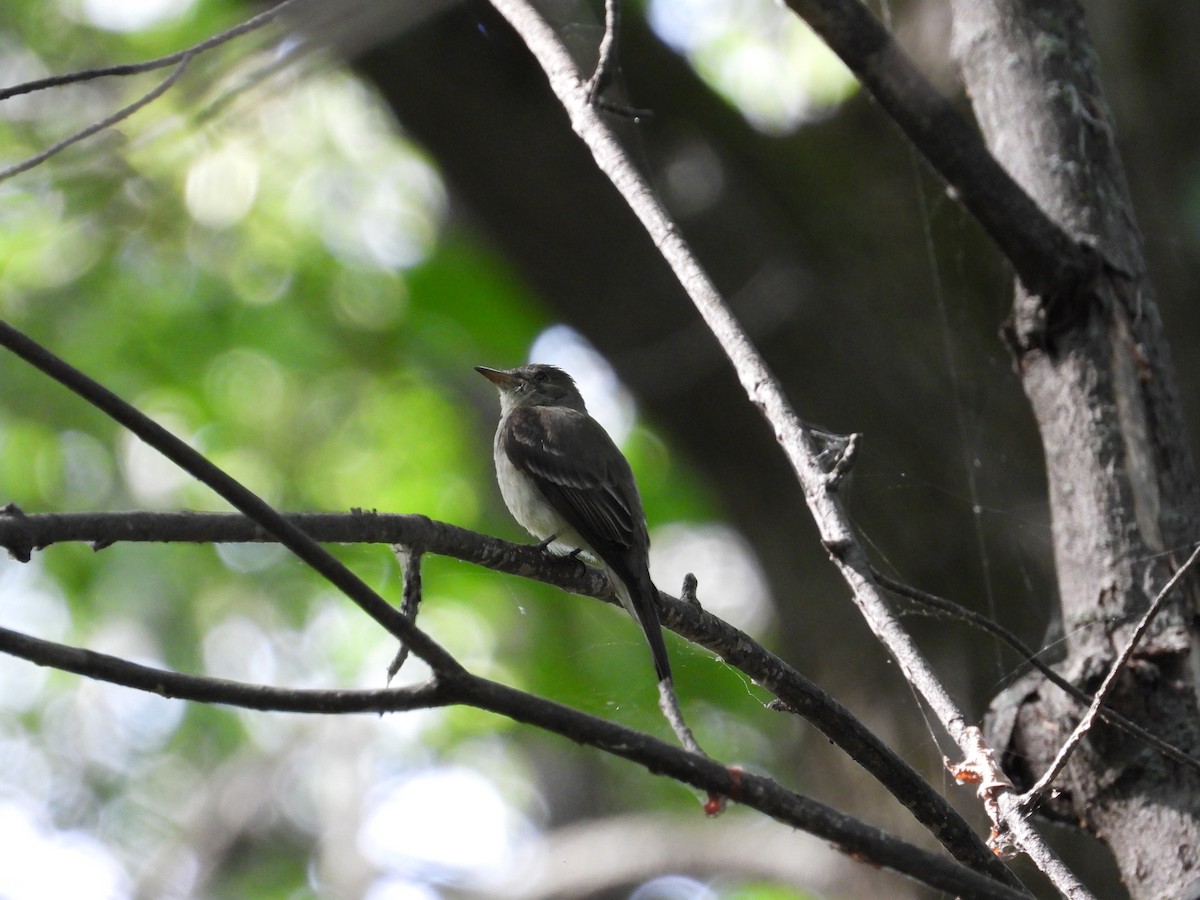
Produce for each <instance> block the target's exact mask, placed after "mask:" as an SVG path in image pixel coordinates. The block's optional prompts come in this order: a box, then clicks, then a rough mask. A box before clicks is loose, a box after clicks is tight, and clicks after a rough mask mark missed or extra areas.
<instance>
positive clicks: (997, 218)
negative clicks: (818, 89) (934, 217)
mask: <svg viewBox="0 0 1200 900" xmlns="http://www.w3.org/2000/svg"><path fill="white" fill-rule="evenodd" d="M785 2H786V3H787V5H788V7H789V8H790V9H791V10H792V11H793V12H795V13H796V15H798V16H799V17H800V18H802V19H803V20H804V21H805V22H807V23H808V24H809V26H810V27H811V28H812V29H813V31H815V32H816V33H817V34H818V35H820V37H821V39H822V40H824V41H825V43H826V44H827V45H828V46H829V48H830V49H831V50H832V51H833V52H834V53H836V54H837V55H838V56H839V57H840V58H841V60H842V62H844V63H845V64H846V65H847V66H848V67H849V68H850V69H851V71H853V72H854V74H855V75H856V76H857V77H858V79H859V81H861V82H862V84H863V86H864V87H866V88H867V90H869V91H870V92H871V95H872V96H873V97H874V98H875V99H876V101H878V103H879V105H880V106H881V107H883V109H884V110H885V111H886V112H887V113H888V115H890V116H891V117H892V120H893V121H894V122H895V123H896V124H897V125H899V126H900V128H901V130H902V131H903V132H904V133H905V135H907V136H908V138H909V140H911V141H912V143H913V146H914V147H916V148H917V150H918V151H919V152H920V153H921V154H922V155H923V156H924V157H925V160H926V161H927V162H928V163H929V165H930V166H932V167H933V169H934V171H936V172H937V173H938V175H940V176H941V177H942V178H943V179H944V180H945V182H946V184H948V185H949V186H950V188H951V189H952V191H953V194H954V197H955V199H957V200H958V201H959V202H960V203H961V204H962V205H963V207H964V208H965V209H966V210H967V212H969V213H970V214H971V215H972V216H974V217H975V219H976V220H977V221H978V222H979V224H980V225H982V226H983V228H984V230H985V231H987V233H988V234H989V235H990V236H991V238H992V240H993V241H995V242H996V245H997V246H998V247H999V248H1000V250H1001V252H1002V253H1004V255H1005V256H1006V257H1007V258H1008V260H1009V262H1010V263H1012V266H1013V268H1014V269H1015V270H1016V273H1017V276H1018V277H1019V278H1020V279H1021V282H1022V283H1023V284H1024V285H1025V287H1026V288H1027V289H1028V290H1029V291H1030V292H1031V293H1033V294H1037V295H1041V296H1056V295H1073V294H1074V293H1075V292H1076V291H1077V290H1078V289H1079V287H1080V286H1081V285H1083V284H1085V283H1086V282H1087V281H1088V280H1090V279H1091V277H1092V276H1093V275H1094V273H1096V272H1097V271H1098V267H1099V263H1100V259H1099V256H1098V254H1097V253H1096V252H1095V250H1094V249H1093V248H1090V247H1088V246H1086V245H1084V244H1081V243H1079V242H1078V241H1076V240H1075V239H1074V238H1072V237H1071V236H1070V235H1069V234H1067V232H1065V231H1064V230H1063V229H1062V228H1061V227H1059V225H1058V224H1057V223H1056V222H1054V220H1053V219H1051V218H1050V217H1049V216H1048V215H1047V214H1046V212H1045V211H1044V210H1043V209H1042V208H1041V207H1040V206H1038V204H1037V202H1036V201H1035V200H1034V199H1033V198H1032V197H1030V196H1029V194H1028V193H1026V192H1025V190H1024V189H1023V188H1022V187H1021V186H1020V185H1018V184H1017V182H1016V181H1015V180H1014V179H1013V178H1012V176H1011V175H1009V174H1008V172H1007V170H1005V169H1004V167H1003V166H1001V165H1000V163H999V162H998V161H997V160H996V158H995V157H994V156H993V155H992V154H991V152H990V151H989V150H988V148H987V145H986V143H985V142H984V140H983V138H982V137H981V136H980V135H979V132H978V131H976V130H975V128H974V127H972V126H971V125H970V124H968V123H967V121H966V120H965V119H963V117H962V116H961V115H959V113H958V111H957V110H956V109H955V108H954V105H953V104H952V103H951V102H950V101H949V100H948V99H946V97H944V96H943V95H942V94H941V93H940V92H939V91H938V90H937V88H935V87H934V86H933V85H932V84H931V83H930V82H929V80H928V79H926V78H925V76H924V75H923V74H921V71H920V70H919V69H918V68H917V66H916V64H914V63H913V61H912V60H911V59H910V58H909V57H908V55H907V54H906V53H905V52H904V51H903V50H902V49H901V48H900V45H899V44H897V43H896V40H895V39H894V38H893V37H892V35H891V33H890V32H889V31H888V30H887V28H886V27H885V26H884V25H883V23H882V22H880V21H879V20H878V19H877V18H875V16H874V15H873V14H872V12H871V11H870V10H869V9H868V8H867V6H866V4H865V3H862V2H860V0H785Z"/></svg>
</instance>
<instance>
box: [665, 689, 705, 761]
mask: <svg viewBox="0 0 1200 900" xmlns="http://www.w3.org/2000/svg"><path fill="white" fill-rule="evenodd" d="M658 708H659V709H661V710H662V714H663V716H664V717H665V718H666V720H667V724H669V725H670V726H671V730H672V731H674V732H675V737H677V738H679V743H681V744H682V745H683V749H685V750H687V751H688V752H689V753H698V754H699V755H700V756H705V757H706V756H708V754H707V753H705V752H704V751H703V750H701V749H700V745H699V744H698V743H696V736H695V735H694V734H692V729H691V728H689V727H688V723H687V722H686V721H685V720H684V718H683V710H682V709H680V708H679V698H678V697H677V696H676V695H675V685H674V684H672V682H671V679H670V678H664V679H663V680H662V681H660V682H659V683H658Z"/></svg>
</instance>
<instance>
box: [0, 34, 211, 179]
mask: <svg viewBox="0 0 1200 900" xmlns="http://www.w3.org/2000/svg"><path fill="white" fill-rule="evenodd" d="M191 60H192V54H191V52H190V51H189V52H186V53H184V54H183V58H182V59H180V60H179V63H178V64H177V65H176V67H175V69H174V70H173V71H172V72H171V74H170V75H168V76H167V77H166V78H164V79H163V80H162V81H160V82H159V83H158V85H157V86H156V87H155V88H154V89H153V90H151V91H148V92H147V93H145V94H143V95H142V96H141V97H139V98H138V99H137V100H135V101H134V102H133V103H130V104H129V105H128V106H123V107H121V108H120V109H118V110H117V111H116V112H115V113H113V114H112V115H110V116H105V117H104V118H103V119H100V120H99V121H98V122H93V123H92V124H91V125H88V126H87V127H85V128H81V129H80V130H79V131H77V132H75V133H74V134H72V135H69V136H67V137H65V138H63V139H62V140H61V141H58V142H57V143H54V144H51V145H50V146H49V147H47V148H46V149H45V150H42V151H41V152H40V153H35V154H34V155H33V156H30V157H28V158H26V159H23V160H21V161H20V162H18V163H13V164H12V165H11V166H8V167H7V168H5V169H0V181H5V180H7V179H9V178H12V177H13V176H14V175H20V174H21V173H22V172H28V171H29V170H30V169H32V168H34V167H35V166H39V165H41V164H42V163H44V162H45V161H46V160H48V159H49V158H50V157H52V156H55V155H56V154H58V153H61V152H62V151H63V150H65V149H67V148H68V147H70V146H71V145H73V144H78V143H79V142H80V141H82V140H85V139H87V138H89V137H91V136H92V135H93V134H96V133H97V132H99V131H103V130H104V129H105V128H108V127H109V126H111V125H115V124H116V123H117V122H121V121H123V120H125V119H128V118H129V117H130V116H132V115H133V114H134V113H135V112H137V111H138V110H139V109H141V108H142V107H144V106H148V105H149V104H151V103H153V102H154V101H155V100H157V99H158V98H159V97H161V96H162V95H163V94H165V93H166V92H167V91H169V90H170V89H171V87H172V86H173V85H174V84H175V82H177V81H178V80H179V79H180V77H181V76H182V75H183V71H184V69H186V68H187V65H188V63H189V62H191Z"/></svg>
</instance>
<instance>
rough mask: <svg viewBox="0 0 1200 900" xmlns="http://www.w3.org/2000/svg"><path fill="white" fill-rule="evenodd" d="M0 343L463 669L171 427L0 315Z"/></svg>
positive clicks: (438, 661)
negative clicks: (124, 428) (3, 319)
mask: <svg viewBox="0 0 1200 900" xmlns="http://www.w3.org/2000/svg"><path fill="white" fill-rule="evenodd" d="M0 346H4V347H7V348H8V349H9V350H11V351H12V352H13V353H15V354H16V355H17V356H19V357H21V358H22V359H24V360H25V361H26V362H28V363H29V364H30V365H32V366H34V367H35V368H37V369H40V370H41V371H42V372H44V373H45V374H47V375H49V376H50V377H51V378H53V379H54V380H55V381H57V382H59V384H62V385H63V386H64V387H66V388H68V389H69V390H71V391H73V392H74V393H75V394H77V395H79V396H80V397H82V398H83V399H84V400H86V401H87V402H88V403H90V404H91V405H92V406H94V407H95V408H96V409H98V410H100V411H101V412H102V413H104V414H105V415H107V416H108V417H109V418H111V419H113V420H114V421H116V422H118V423H120V424H121V425H123V426H125V427H126V428H128V429H129V430H130V431H131V432H133V433H134V434H135V435H137V436H138V437H139V438H141V439H142V440H143V441H145V442H146V443H147V444H149V445H150V446H151V447H153V448H154V449H156V450H158V451H159V452H160V453H162V454H163V456H165V457H166V458H167V459H169V460H171V462H173V463H175V464H176V465H177V466H179V467H180V468H181V469H183V470H184V471H185V472H187V473H188V474H189V475H192V476H193V477H194V478H196V479H197V480H198V481H200V482H202V483H203V484H206V485H208V487H210V488H212V489H213V491H215V492H216V493H217V494H218V495H220V496H221V497H223V498H224V499H225V500H227V501H229V503H230V504H231V505H232V506H233V507H234V508H235V509H238V510H240V511H241V512H242V513H244V514H245V515H246V516H248V517H249V518H251V519H253V520H254V521H255V522H256V523H258V524H259V525H260V526H262V527H263V528H264V529H265V530H266V531H267V532H269V533H270V534H272V535H274V537H275V538H276V539H277V540H278V541H279V542H280V543H281V544H283V545H284V546H285V547H287V548H288V549H289V550H291V551H292V552H293V553H294V554H296V556H298V557H299V558H300V559H301V560H303V561H304V562H306V563H307V564H308V565H309V566H311V567H312V568H313V569H315V570H316V571H317V572H318V573H320V574H321V575H323V576H324V577H325V578H326V579H327V580H328V581H329V582H330V583H331V584H333V585H334V587H336V588H338V589H339V590H340V591H342V593H344V594H345V595H346V596H347V597H349V598H350V599H351V600H353V601H354V602H355V603H357V604H358V606H359V607H360V608H361V609H362V610H363V612H365V613H366V614H367V615H369V616H370V617H371V618H372V619H374V620H375V621H376V622H378V623H379V624H380V625H382V626H383V627H384V628H386V629H387V630H388V631H389V632H390V633H391V634H393V635H395V636H396V637H398V638H399V639H400V640H402V641H403V642H404V643H405V644H407V645H408V647H409V649H410V650H411V651H412V652H413V653H414V654H416V655H417V656H418V657H420V658H421V659H422V660H424V661H425V662H426V663H428V664H429V667H430V668H431V669H433V670H434V671H435V672H443V671H446V672H449V671H458V670H461V668H462V666H461V665H460V664H459V662H458V661H457V660H456V659H454V657H452V656H451V655H450V654H449V653H448V652H447V651H446V650H445V649H444V648H443V647H442V646H441V645H440V644H438V643H437V642H435V641H434V640H433V639H432V638H430V637H429V635H427V634H425V633H424V632H423V631H421V630H420V629H419V628H417V627H416V626H415V625H413V624H412V623H411V622H410V621H409V620H408V619H406V618H405V617H404V616H403V615H401V614H400V613H399V612H397V610H396V609H395V608H393V607H392V606H391V604H389V603H388V602H387V601H386V600H384V599H383V598H382V597H380V596H379V595H378V594H377V593H375V591H373V590H371V588H370V587H368V586H367V584H366V582H364V581H363V580H362V579H361V578H359V577H358V576H357V575H355V574H354V573H353V572H351V571H350V570H349V569H348V568H346V566H344V565H343V564H342V563H341V562H339V561H338V560H337V559H336V558H335V557H334V556H333V555H331V554H330V553H329V551H328V550H326V549H325V548H323V547H322V546H321V545H320V544H318V543H317V542H316V541H314V540H313V539H312V538H311V537H309V536H308V535H307V534H305V533H304V532H303V531H302V530H301V529H300V528H298V527H297V526H296V525H295V524H294V523H292V522H289V521H288V520H287V519H286V518H284V517H283V516H281V515H280V514H279V513H278V512H276V511H275V510H274V509H273V508H272V507H271V505H270V504H268V503H267V502H266V501H264V500H263V499H262V498H261V497H259V496H258V495H257V494H255V493H254V492H252V491H251V490H249V489H248V488H246V487H245V486H243V485H242V484H241V483H240V482H238V481H237V480H235V479H234V478H232V477H231V476H230V475H228V474H227V473H226V472H224V471H223V470H222V469H220V468H219V467H217V466H215V465H214V464H213V463H211V462H209V461H208V460H207V459H206V458H205V457H204V456H203V455H201V454H200V453H198V452H197V451H195V450H193V449H192V448H191V447H189V446H188V445H187V444H186V443H184V442H183V441H182V440H180V439H179V438H177V437H176V436H175V435H173V434H171V433H170V432H169V431H167V429H165V428H163V427H162V426H161V425H159V424H158V423H157V422H155V421H153V420H152V419H150V418H149V417H148V416H146V415H145V414H144V413H142V412H140V411H139V410H137V409H135V408H134V407H133V406H132V405H130V404H129V403H126V402H125V401H124V400H122V399H121V398H120V397H118V396H117V395H116V394H114V393H113V392H112V391H110V390H108V389H107V388H106V387H104V386H103V385H101V384H99V383H98V382H96V381H94V380H92V379H91V378H89V377H88V376H86V375H84V374H83V373H82V372H80V371H79V370H78V369H76V368H74V367H73V366H70V365H68V364H67V363H66V362H64V361H63V360H61V359H59V358H58V357H57V356H55V355H54V354H53V353H51V352H50V351H49V350H47V349H46V348H44V347H42V346H41V345H40V344H38V343H37V342H36V341H34V340H32V339H31V338H29V337H27V336H26V335H24V334H22V333H21V332H20V331H18V330H17V329H15V328H13V327H12V326H11V325H9V324H8V323H7V322H3V321H0Z"/></svg>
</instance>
